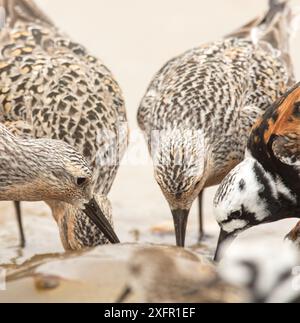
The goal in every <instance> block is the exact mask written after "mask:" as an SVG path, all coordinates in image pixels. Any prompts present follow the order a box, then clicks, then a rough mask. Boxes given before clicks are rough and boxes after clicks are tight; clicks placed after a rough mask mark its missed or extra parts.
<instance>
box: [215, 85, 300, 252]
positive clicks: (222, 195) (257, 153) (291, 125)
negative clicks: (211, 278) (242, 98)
mask: <svg viewBox="0 0 300 323" xmlns="http://www.w3.org/2000/svg"><path fill="white" fill-rule="evenodd" d="M299 140H300V83H298V84H297V85H296V86H294V87H293V88H292V89H290V90H289V91H288V92H287V93H286V94H285V95H284V96H283V97H282V98H280V99H279V100H277V101H276V103H275V104H274V105H272V106H271V107H270V108H269V109H268V110H267V112H266V113H265V114H264V116H263V117H262V118H261V119H260V120H259V121H258V122H257V124H256V126H255V127H254V128H253V131H252V134H251V136H250V139H249V142H248V148H247V151H246V159H245V160H244V161H243V162H242V163H241V164H240V165H238V166H237V167H236V168H235V169H234V170H232V171H231V173H230V174H229V175H228V177H227V178H225V179H224V182H223V183H222V184H221V186H220V187H219V190H218V192H217V194H216V197H215V201H214V209H215V215H216V219H217V222H218V223H219V225H220V227H221V234H220V238H219V246H218V247H220V246H221V245H222V243H223V242H224V241H226V240H229V239H232V238H235V237H236V236H237V235H238V234H239V233H241V232H243V231H245V230H247V229H248V228H251V227H253V226H256V225H259V224H264V223H271V222H275V221H279V220H283V219H287V218H299V217H300V216H299V212H300V170H299V165H300V149H299ZM218 249H219V248H218ZM218 251H219V250H217V254H216V258H218Z"/></svg>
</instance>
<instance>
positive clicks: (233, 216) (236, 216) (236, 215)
mask: <svg viewBox="0 0 300 323" xmlns="http://www.w3.org/2000/svg"><path fill="white" fill-rule="evenodd" d="M241 216H242V211H235V212H232V213H231V215H230V219H232V220H239V219H240V218H241Z"/></svg>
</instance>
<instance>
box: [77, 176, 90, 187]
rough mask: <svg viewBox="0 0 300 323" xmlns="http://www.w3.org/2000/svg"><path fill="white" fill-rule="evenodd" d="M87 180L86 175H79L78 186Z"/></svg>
mask: <svg viewBox="0 0 300 323" xmlns="http://www.w3.org/2000/svg"><path fill="white" fill-rule="evenodd" d="M86 181H87V178H85V177H78V178H77V180H76V183H77V185H78V186H82V185H84V184H85V183H86Z"/></svg>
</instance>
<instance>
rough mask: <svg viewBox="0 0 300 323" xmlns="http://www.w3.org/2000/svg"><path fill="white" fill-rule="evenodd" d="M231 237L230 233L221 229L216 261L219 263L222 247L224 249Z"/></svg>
mask: <svg viewBox="0 0 300 323" xmlns="http://www.w3.org/2000/svg"><path fill="white" fill-rule="evenodd" d="M231 236H232V235H231V234H230V233H228V232H226V231H224V230H223V229H221V231H220V235H219V240H218V245H217V250H216V254H215V258H214V261H216V262H218V261H220V260H221V251H222V247H223V245H224V243H225V242H227V241H228V240H229V239H230V238H231Z"/></svg>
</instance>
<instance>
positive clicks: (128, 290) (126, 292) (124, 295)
mask: <svg viewBox="0 0 300 323" xmlns="http://www.w3.org/2000/svg"><path fill="white" fill-rule="evenodd" d="M131 294H132V289H131V288H130V287H126V288H125V289H124V291H123V292H122V294H121V295H120V297H119V298H118V299H117V300H116V303H117V304H121V303H124V302H125V301H126V300H127V299H128V297H129V296H130V295H131Z"/></svg>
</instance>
